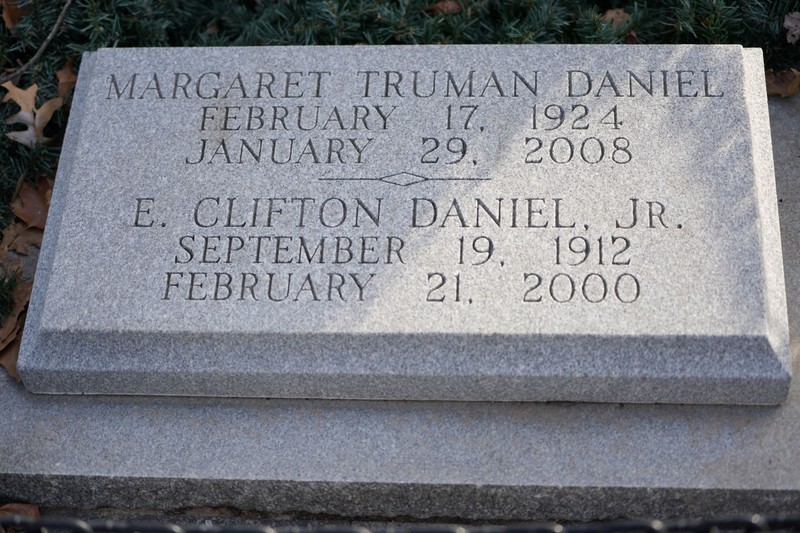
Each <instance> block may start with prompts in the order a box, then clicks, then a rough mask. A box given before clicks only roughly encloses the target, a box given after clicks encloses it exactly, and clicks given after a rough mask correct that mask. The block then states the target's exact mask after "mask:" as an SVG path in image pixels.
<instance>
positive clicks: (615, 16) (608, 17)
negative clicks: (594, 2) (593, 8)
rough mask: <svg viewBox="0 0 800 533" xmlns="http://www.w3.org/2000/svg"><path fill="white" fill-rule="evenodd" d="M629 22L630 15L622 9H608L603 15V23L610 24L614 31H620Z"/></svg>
mask: <svg viewBox="0 0 800 533" xmlns="http://www.w3.org/2000/svg"><path fill="white" fill-rule="evenodd" d="M629 20H631V16H630V14H628V13H627V12H626V11H625V10H624V9H622V8H616V9H609V10H608V11H606V12H605V13H604V14H603V22H610V23H611V25H612V26H613V28H614V29H615V30H618V29H620V28H621V27H622V26H624V25H625V23H626V22H628V21H629Z"/></svg>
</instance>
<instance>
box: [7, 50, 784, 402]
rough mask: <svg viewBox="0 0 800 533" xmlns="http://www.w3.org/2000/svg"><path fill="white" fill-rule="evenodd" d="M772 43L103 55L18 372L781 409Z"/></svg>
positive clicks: (71, 155) (174, 387) (93, 65)
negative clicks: (764, 57)
mask: <svg viewBox="0 0 800 533" xmlns="http://www.w3.org/2000/svg"><path fill="white" fill-rule="evenodd" d="M759 54H760V52H758V51H753V50H748V49H743V48H741V47H739V46H715V47H710V46H636V47H628V46H602V47H595V46H430V47H410V46H409V47H369V46H359V47H302V48H298V47H281V48H238V49H232V48H229V49H116V50H101V51H99V52H96V53H92V54H86V55H85V56H84V58H83V64H82V66H81V70H80V76H79V82H78V87H77V90H76V95H75V99H74V101H73V105H72V111H71V118H70V123H69V129H68V132H67V136H66V139H65V145H64V150H63V155H62V158H61V163H60V168H59V173H58V177H57V181H56V188H55V190H54V195H53V204H52V206H51V212H50V219H49V221H48V227H47V231H46V235H45V243H44V248H43V251H42V256H41V262H40V265H41V266H40V270H39V273H38V274H37V279H36V286H35V289H34V295H33V299H32V302H31V309H30V313H29V317H28V324H27V325H26V334H25V339H24V342H23V347H22V354H21V358H20V371H21V374H22V377H23V381H24V383H25V386H26V388H27V389H28V390H29V391H32V392H39V393H53V394H61V393H63V394H136V395H189V396H194V395H196V396H240V397H286V398H333V399H408V400H491V401H498V400H499V401H591V402H666V403H731V404H777V403H780V402H781V401H782V400H783V399H784V398H785V396H786V394H787V392H788V389H789V382H790V377H791V370H790V356H789V349H788V327H787V319H786V301H785V294H784V282H783V267H782V262H781V251H780V234H779V229H778V218H777V206H776V198H775V184H774V175H773V169H772V154H771V145H770V140H769V125H768V120H767V118H766V117H767V115H766V113H767V110H766V98H765V95H764V89H763V74H762V72H763V68H762V64H761V58H760V55H759Z"/></svg>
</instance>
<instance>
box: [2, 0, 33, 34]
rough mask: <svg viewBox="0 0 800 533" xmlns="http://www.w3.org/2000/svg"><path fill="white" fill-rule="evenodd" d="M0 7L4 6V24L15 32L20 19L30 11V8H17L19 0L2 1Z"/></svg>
mask: <svg viewBox="0 0 800 533" xmlns="http://www.w3.org/2000/svg"><path fill="white" fill-rule="evenodd" d="M0 5H2V6H3V22H5V25H6V28H8V29H9V30H13V29H14V26H16V25H17V22H19V19H20V18H22V16H23V15H25V14H26V13H27V12H28V11H29V10H30V7H29V6H26V7H23V8H19V7H17V0H0Z"/></svg>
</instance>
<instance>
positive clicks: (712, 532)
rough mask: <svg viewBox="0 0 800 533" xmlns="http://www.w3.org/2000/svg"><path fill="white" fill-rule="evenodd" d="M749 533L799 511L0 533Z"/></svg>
mask: <svg viewBox="0 0 800 533" xmlns="http://www.w3.org/2000/svg"><path fill="white" fill-rule="evenodd" d="M9 530H13V531H14V532H16V533H22V532H25V533H311V532H313V533H317V532H319V533H723V532H735V533H749V532H755V531H770V532H787V533H789V532H795V531H796V532H798V533H800V515H798V516H794V515H792V516H760V515H753V516H746V517H733V518H719V519H711V520H692V521H675V522H660V521H658V520H653V521H647V520H628V521H622V522H607V523H596V524H569V525H559V524H518V525H510V526H466V527H462V526H445V525H442V526H438V525H437V526H431V525H419V526H413V525H412V526H402V527H396V528H395V527H390V526H389V527H382V528H373V529H367V528H365V527H357V526H352V527H348V526H323V527H296V526H291V527H275V528H272V527H268V526H204V525H196V526H177V525H175V524H168V523H150V524H134V523H127V522H114V521H100V522H84V521H83V520H75V519H46V518H43V519H39V520H34V519H31V518H26V517H22V516H10V517H4V518H0V533H9Z"/></svg>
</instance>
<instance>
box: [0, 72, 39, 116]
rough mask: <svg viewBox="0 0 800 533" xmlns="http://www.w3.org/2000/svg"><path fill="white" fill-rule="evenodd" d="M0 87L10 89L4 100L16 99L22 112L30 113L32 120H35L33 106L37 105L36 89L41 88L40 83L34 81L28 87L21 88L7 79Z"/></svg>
mask: <svg viewBox="0 0 800 533" xmlns="http://www.w3.org/2000/svg"><path fill="white" fill-rule="evenodd" d="M0 87H2V88H4V89H5V90H7V91H8V93H7V94H6V95H5V96H4V97H3V102H8V101H9V100H14V102H15V103H16V104H17V105H18V106H19V108H20V110H21V112H22V113H30V114H31V120H33V108H34V107H36V91H38V90H39V85H37V84H36V83H34V84H33V85H31V86H30V87H28V88H27V89H20V88H19V87H17V86H16V85H14V84H13V83H11V82H10V81H7V82H5V83H4V84H2V85H0Z"/></svg>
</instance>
